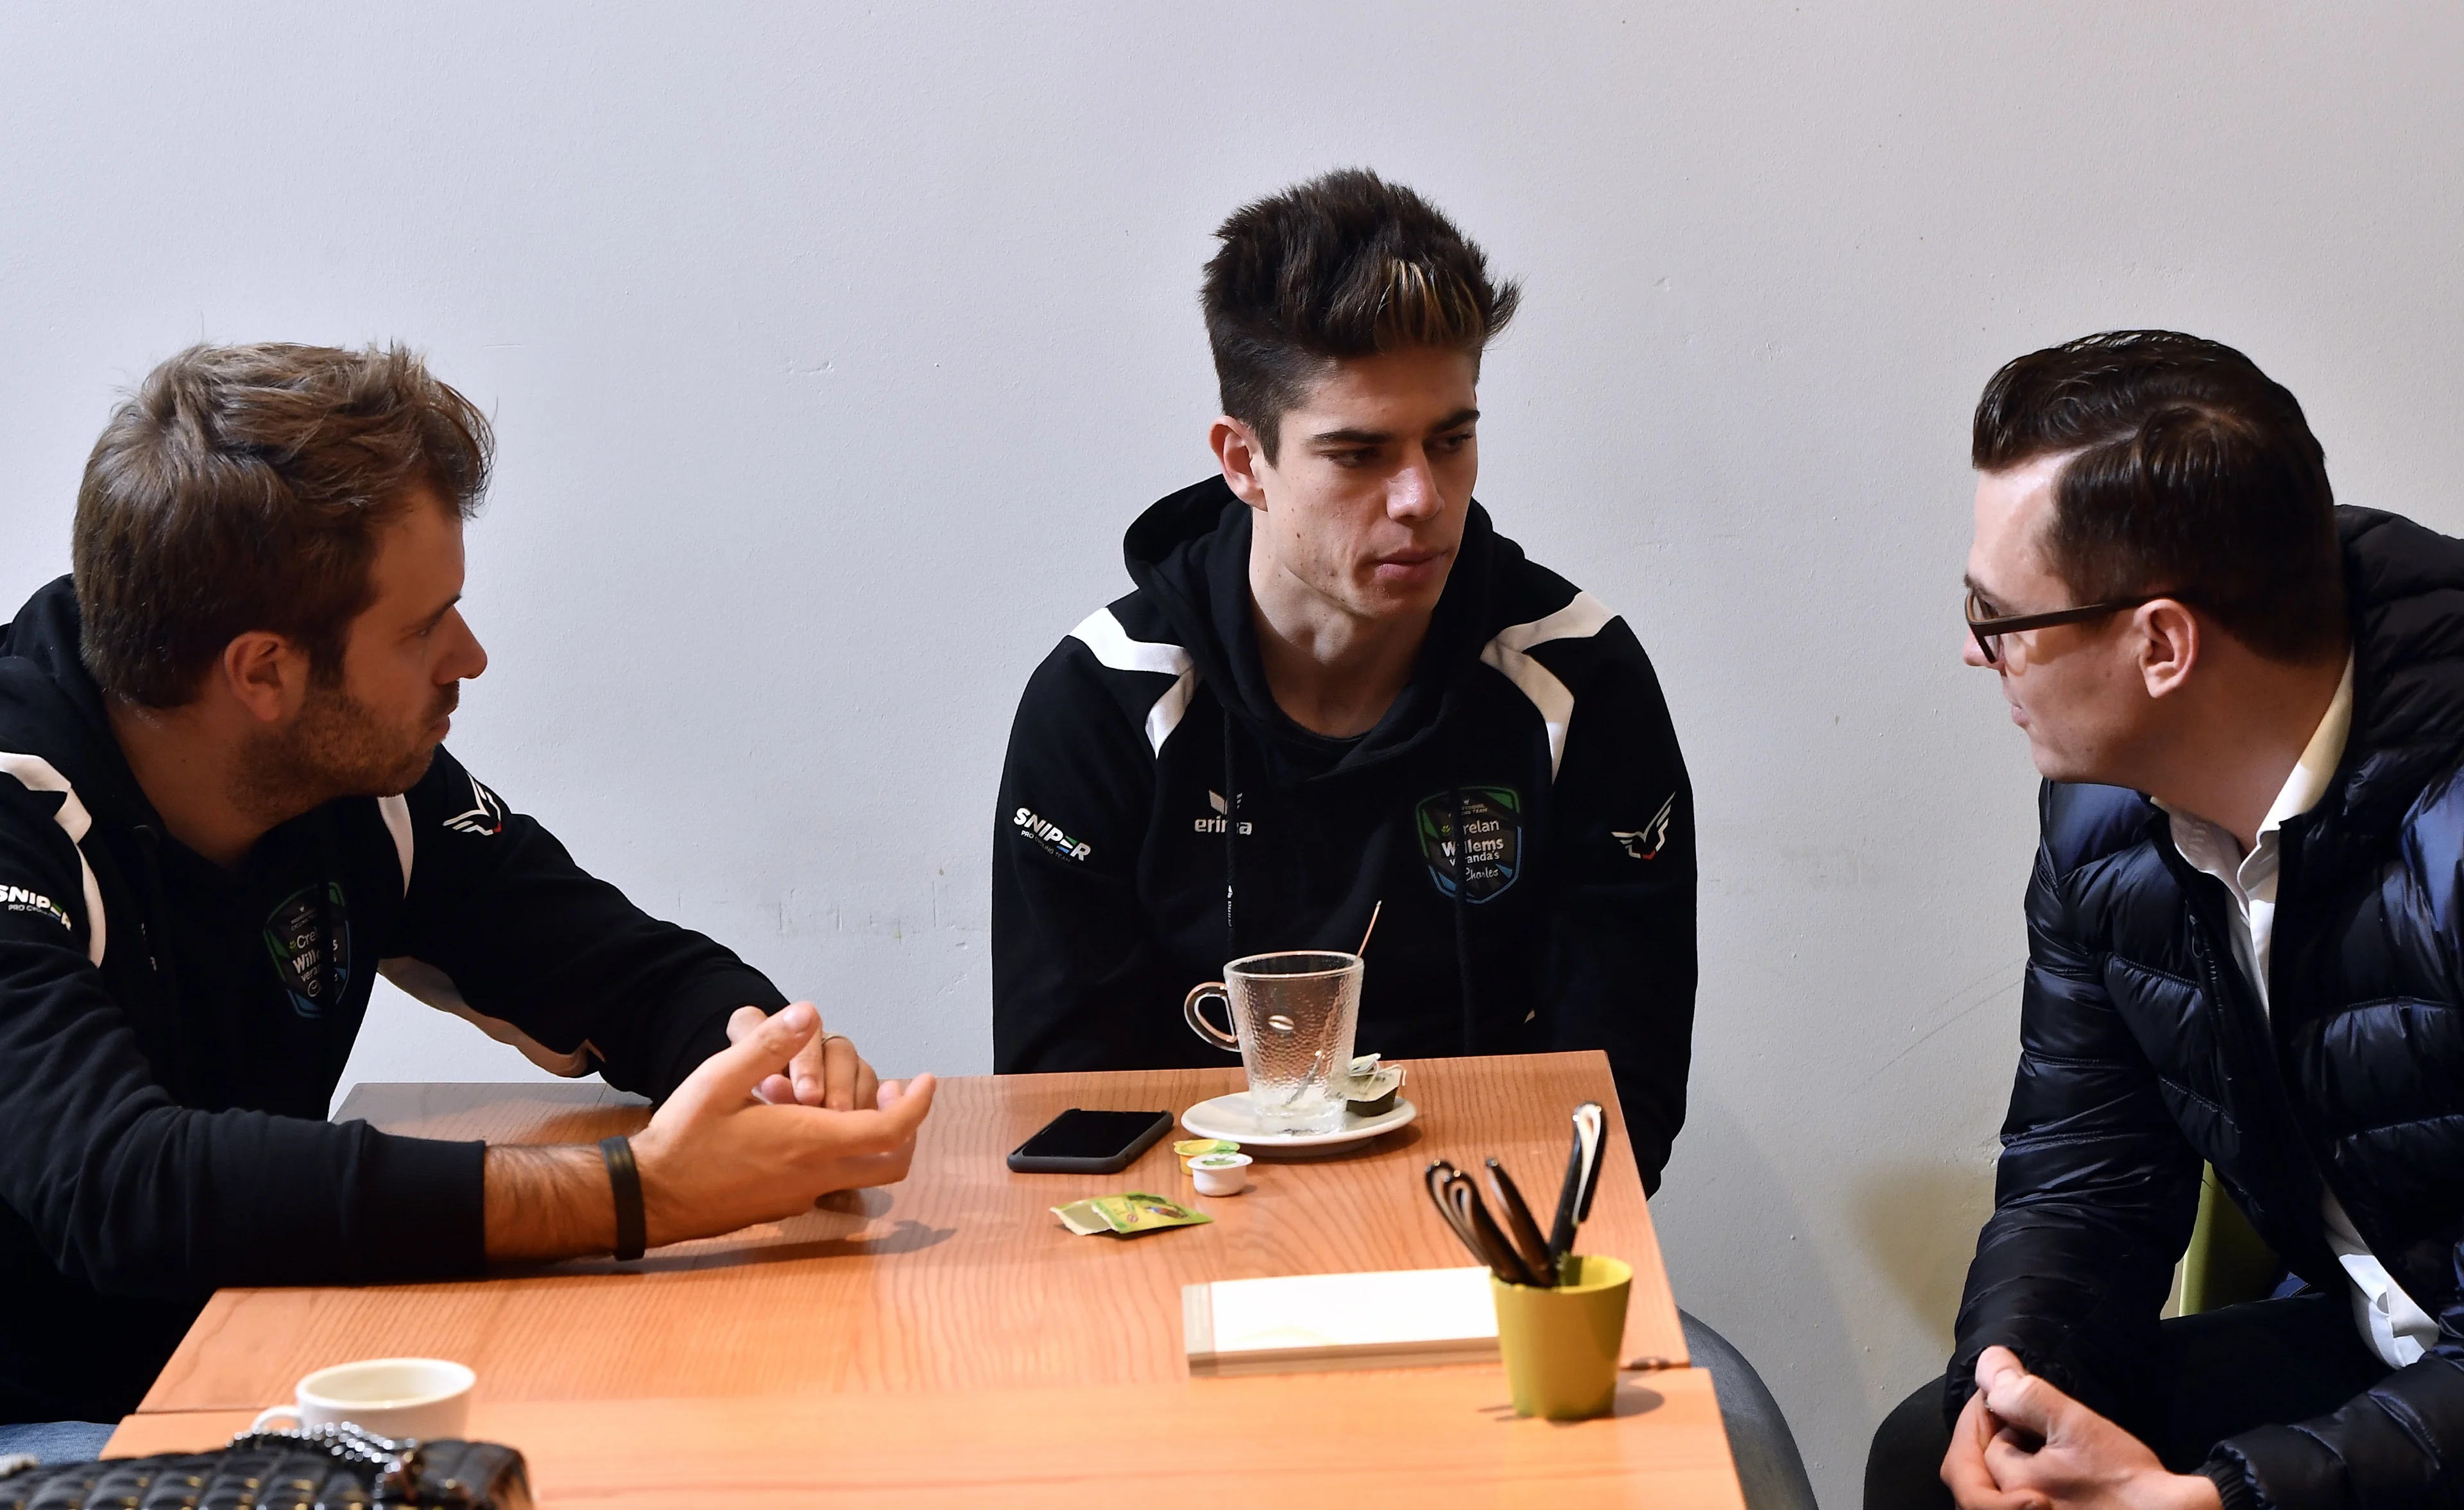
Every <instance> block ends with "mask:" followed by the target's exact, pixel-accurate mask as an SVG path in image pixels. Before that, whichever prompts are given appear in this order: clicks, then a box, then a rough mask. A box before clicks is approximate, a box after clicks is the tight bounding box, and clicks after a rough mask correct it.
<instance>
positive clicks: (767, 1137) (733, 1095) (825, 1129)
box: [632, 1001, 934, 1247]
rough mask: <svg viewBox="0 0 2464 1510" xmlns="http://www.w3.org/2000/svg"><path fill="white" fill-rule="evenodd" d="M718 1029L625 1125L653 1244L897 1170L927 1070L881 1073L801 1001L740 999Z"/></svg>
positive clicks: (747, 1222)
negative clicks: (715, 1047) (706, 1053)
mask: <svg viewBox="0 0 2464 1510" xmlns="http://www.w3.org/2000/svg"><path fill="white" fill-rule="evenodd" d="M727 1038H728V1046H727V1047H726V1048H724V1049H722V1050H720V1051H719V1052H718V1053H716V1054H714V1055H712V1056H711V1057H710V1058H709V1059H707V1060H705V1061H703V1062H702V1063H701V1065H700V1067H699V1068H697V1069H695V1070H694V1071H693V1074H692V1075H690V1076H688V1077H686V1079H685V1082H684V1083H683V1084H681V1085H679V1086H677V1087H676V1091H675V1094H673V1095H671V1096H670V1097H669V1098H668V1100H667V1102H666V1103H665V1104H664V1105H661V1106H660V1107H659V1109H658V1111H657V1112H656V1113H654V1114H653V1115H652V1116H651V1118H650V1125H649V1127H645V1128H643V1129H642V1130H641V1131H640V1132H638V1133H636V1134H634V1136H633V1140H632V1141H633V1156H634V1159H635V1160H636V1162H637V1163H638V1164H639V1165H640V1167H641V1171H642V1191H643V1204H644V1208H645V1210H644V1215H645V1217H646V1220H647V1225H648V1229H649V1231H648V1236H649V1242H650V1245H651V1246H653V1247H656V1246H658V1245H659V1244H661V1243H666V1242H678V1241H682V1240H683V1239H685V1238H688V1237H698V1236H710V1235H713V1234H716V1233H723V1232H734V1231H735V1230H737V1228H739V1227H747V1226H751V1225H752V1224H754V1223H756V1222H764V1221H778V1220H781V1219H783V1218H785V1217H788V1216H792V1215H796V1214H798V1213H799V1212H803V1211H809V1210H810V1209H811V1208H812V1205H813V1202H814V1201H815V1200H816V1199H818V1198H820V1197H821V1196H823V1195H825V1194H828V1193H830V1192H832V1191H843V1190H853V1189H857V1188H859V1187H865V1186H873V1185H891V1184H895V1183H896V1182H898V1181H899V1180H902V1179H905V1178H906V1177H907V1168H908V1165H909V1163H910V1162H911V1161H912V1160H913V1158H914V1156H915V1133H916V1129H917V1128H918V1127H921V1126H922V1125H923V1122H924V1114H925V1113H926V1112H928V1111H930V1110H931V1109H932V1106H933V1088H934V1080H933V1077H932V1076H930V1075H919V1076H917V1077H915V1079H913V1081H910V1082H908V1083H905V1084H901V1083H899V1082H897V1081H894V1080H892V1081H885V1080H882V1079H880V1078H879V1077H878V1076H876V1075H875V1074H874V1073H873V1069H872V1066H871V1065H869V1064H868V1063H866V1062H865V1061H864V1060H863V1058H862V1057H861V1056H859V1055H858V1054H857V1053H856V1051H855V1045H854V1044H853V1043H851V1042H849V1041H848V1040H847V1039H845V1038H842V1037H840V1036H838V1035H836V1034H829V1033H825V1032H824V1031H823V1030H822V1017H821V1013H820V1012H819V1011H817V1010H816V1009H815V1008H814V1006H813V1004H812V1003H811V1002H809V1001H799V1002H795V1003H793V1004H791V1005H789V1006H787V1007H784V1008H781V1010H780V1011H778V1012H777V1013H765V1012H763V1011H762V1010H761V1009H760V1008H759V1007H743V1008H739V1009H738V1010H737V1012H736V1014H735V1015H734V1016H733V1017H731V1018H729V1019H728V1023H727Z"/></svg>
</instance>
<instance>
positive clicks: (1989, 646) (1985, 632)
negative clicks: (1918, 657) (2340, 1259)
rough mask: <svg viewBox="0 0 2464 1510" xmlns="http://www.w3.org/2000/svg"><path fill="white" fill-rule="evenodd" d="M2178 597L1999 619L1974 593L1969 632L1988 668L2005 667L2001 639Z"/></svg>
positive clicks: (2159, 595)
mask: <svg viewBox="0 0 2464 1510" xmlns="http://www.w3.org/2000/svg"><path fill="white" fill-rule="evenodd" d="M2181 596H2182V595H2181V594H2179V593H2143V594H2141V595H2140V596H2139V597H2136V598H2116V599H2114V600H2113V601H2112V602H2101V603H2089V604H2087V605H2085V606H2084V607H2079V608H2057V609H2055V610H2054V611H2053V612H2052V613H2016V614H2007V615H2004V616H2001V617H1998V618H1997V617H1996V616H1994V615H1993V614H1991V613H1989V612H1987V611H1986V607H1985V600H1984V599H1983V598H1981V597H1979V596H1978V595H1977V593H1976V591H1975V589H1973V588H1970V589H1969V594H1968V632H1969V634H1972V635H1974V636H1976V647H1977V648H1978V649H1980V650H1982V651H1984V652H1985V664H1986V665H1988V666H1999V665H2001V664H2002V637H2003V636H2004V635H2006V634H2019V633H2022V632H2024V631H2026V630H2029V629H2050V628H2052V627H2053V626H2054V625H2056V624H2085V623H2087V622H2088V621H2089V620H2090V619H2102V618H2104V617H2106V616H2107V615H2109V614H2117V613H2122V612H2124V611H2126V610H2128V609H2132V608H2136V607H2138V606H2139V605H2140V604H2142V603H2151V602H2155V601H2156V600H2157V599H2159V598H2179V597H2181Z"/></svg>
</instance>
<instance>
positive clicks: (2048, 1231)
mask: <svg viewBox="0 0 2464 1510" xmlns="http://www.w3.org/2000/svg"><path fill="white" fill-rule="evenodd" d="M2052 790H2053V789H2052V788H2051V787H2050V786H2049V787H2048V788H2047V791H2048V799H2050V797H2051V793H2052ZM2027 917H2028V969H2027V975H2026V979H2025V982H2024V984H2023V985H2022V987H2021V991H2020V1002H2019V1068H2018V1073H2017V1076H2016V1078H2015V1081H2014V1083H2013V1087H2012V1091H2011V1110H2010V1115H2009V1116H2008V1117H2007V1118H2006V1119H2005V1120H2004V1122H2003V1124H2002V1157H2001V1161H2000V1164H1999V1165H1998V1167H1997V1168H1996V1171H1995V1173H1994V1188H1993V1215H1991V1216H1990V1217H1988V1218H1987V1219H1986V1223H1985V1229H1984V1231H1983V1232H1982V1233H1981V1234H1979V1235H1978V1236H1977V1239H1976V1258H1975V1260H1974V1261H1973V1262H1972V1263H1970V1264H1969V1270H1968V1286H1967V1289H1966V1291H1965V1292H1964V1294H1963V1296H1962V1298H1961V1301H1960V1306H1959V1319H1958V1322H1957V1324H1956V1327H1955V1332H1956V1350H1955V1351H1954V1352H1953V1354H1952V1357H1951V1363H1950V1370H1949V1377H1948V1380H1947V1386H1948V1388H1947V1393H1946V1398H1945V1401H1944V1410H1945V1412H1946V1414H1947V1415H1948V1416H1949V1417H1950V1418H1951V1419H1953V1420H1956V1418H1957V1415H1958V1412H1959V1411H1960V1409H1961V1408H1962V1407H1963V1406H1965V1405H1966V1404H1967V1403H1968V1396H1969V1394H1971V1393H1973V1392H1974V1390H1975V1372H1976V1358H1977V1355H1978V1354H1979V1353H1981V1352H1983V1351H1984V1350H1985V1349H1986V1348H1988V1347H1990V1346H1994V1345H1996V1344H1999V1345H2000V1346H2005V1347H2008V1348H2010V1349H2011V1350H2012V1351H2013V1352H2014V1353H2016V1354H2018V1356H2019V1359H2020V1361H2021V1362H2022V1363H2023V1364H2025V1365H2026V1366H2027V1368H2028V1369H2029V1371H2030V1372H2032V1373H2035V1374H2038V1375H2041V1376H2042V1377H2044V1378H2045V1379H2047V1380H2049V1381H2051V1382H2052V1383H2053V1384H2054V1385H2055V1386H2056V1387H2057V1389H2059V1390H2062V1391H2063V1392H2064V1393H2067V1394H2069V1395H2070V1396H2072V1397H2073V1398H2074V1399H2077V1400H2079V1401H2081V1402H2082V1403H2084V1404H2086V1405H2087V1406H2089V1407H2090V1408H2091V1409H2093V1410H2095V1411H2096V1412H2098V1413H2100V1414H2101V1415H2104V1416H2106V1417H2108V1418H2110V1417H2113V1416H2115V1415H2120V1414H2126V1413H2129V1412H2130V1411H2131V1410H2132V1409H2133V1408H2135V1406H2136V1405H2137V1404H2138V1403H2139V1402H2138V1401H2137V1399H2136V1396H2135V1394H2134V1393H2133V1390H2134V1389H2135V1387H2136V1386H2137V1385H2138V1384H2139V1383H2140V1382H2141V1381H2144V1380H2145V1379H2147V1378H2149V1377H2150V1376H2151V1375H2152V1373H2153V1363H2154V1359H2155V1356H2156V1339H2157V1317H2158V1315H2159V1313H2160V1312H2162V1311H2163V1309H2164V1306H2165V1297H2166V1295H2167V1292H2168V1291H2169V1290H2170V1289H2171V1287H2172V1282H2173V1266H2174V1262H2175V1260H2176V1259H2177V1258H2180V1257H2181V1253H2182V1250H2183V1248H2184V1247H2186V1246H2187V1245H2188V1244H2189V1240H2190V1224H2191V1221H2192V1219H2193V1217H2194V1216H2195V1215H2197V1212H2198V1194H2199V1156H2198V1153H2197V1151H2196V1150H2194V1149H2192V1148H2191V1147H2190V1145H2189V1143H2188V1142H2187V1141H2186V1140H2185V1139H2184V1138H2183V1137H2182V1133H2181V1129H2180V1128H2179V1127H2176V1126H2175V1125H2174V1122H2173V1118H2172V1115H2171V1113H2170V1112H2169V1111H2168V1110H2167V1108H2166V1105H2165V1101H2164V1095H2163V1092H2162V1090H2161V1089H2160V1087H2159V1085H2158V1083H2157V1078H2156V1071H2155V1067H2154V1066H2153V1065H2151V1064H2150V1063H2149V1062H2148V1061H2147V1057H2146V1056H2145V1054H2144V1053H2142V1052H2141V1050H2140V1047H2139V1043H2138V1040H2137V1039H2134V1038H2133V1037H2132V1036H2131V1033H2130V1030H2129V1027H2128V1025H2127V1024H2125V1023H2124V1022H2123V1019H2122V1015H2121V1013H2120V1012H2119V1011H2118V1010H2117V1009H2116V1008H2115V1006H2114V1003H2113V998H2112V996H2110V995H2109V994H2108V993H2107V992H2106V990H2105V988H2104V983H2103V980H2102V977H2101V973H2100V970H2099V954H2098V952H2096V951H2095V950H2094V949H2093V948H2091V947H2090V946H2089V944H2088V943H2087V942H2086V941H2084V940H2082V939H2081V938H2080V937H2079V936H2078V934H2077V931H2076V930H2074V928H2073V927H2072V925H2071V921H2070V914H2069V909H2068V908H2067V907H2066V906H2065V904H2064V902H2063V899H2062V895H2061V889H2060V886H2059V883H2058V878H2057V875H2056V874H2055V866H2054V859H2053V855H2052V852H2051V850H2050V848H2048V847H2047V846H2044V845H2041V844H2040V845H2039V846H2038V848H2037V852H2036V865H2035V873H2034V875H2033V877H2032V879H2031V880H2030V882H2029V886H2028V902H2027ZM2183 989H2184V990H2185V991H2188V990H2189V987H2188V985H2187V984H2185V985H2184V987H2183Z"/></svg>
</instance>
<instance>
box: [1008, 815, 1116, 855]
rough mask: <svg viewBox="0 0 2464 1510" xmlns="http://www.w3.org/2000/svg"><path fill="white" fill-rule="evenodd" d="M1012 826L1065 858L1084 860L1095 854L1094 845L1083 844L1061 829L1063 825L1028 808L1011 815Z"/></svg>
mask: <svg viewBox="0 0 2464 1510" xmlns="http://www.w3.org/2000/svg"><path fill="white" fill-rule="evenodd" d="M1009 821H1010V826H1011V827H1013V828H1016V829H1017V830H1018V831H1019V833H1020V834H1021V835H1023V836H1024V837H1025V838H1028V839H1032V840H1035V841H1037V842H1038V843H1042V844H1043V845H1044V847H1045V848H1046V849H1049V850H1051V851H1052V852H1053V853H1054V854H1056V855H1059V856H1060V857H1061V858H1062V859H1064V860H1084V859H1086V858H1087V857H1088V856H1089V855H1091V854H1093V853H1094V852H1095V851H1094V846H1093V845H1091V844H1082V843H1079V842H1078V841H1077V840H1074V839H1072V838H1070V837H1069V836H1068V835H1067V834H1065V833H1063V832H1062V831H1061V825H1060V824H1058V823H1054V822H1049V821H1045V819H1043V818H1041V817H1039V816H1037V815H1036V814H1035V813H1033V812H1031V811H1029V810H1028V809H1026V808H1023V807H1022V808H1020V809H1019V810H1018V811H1017V812H1015V813H1012V814H1011V815H1009Z"/></svg>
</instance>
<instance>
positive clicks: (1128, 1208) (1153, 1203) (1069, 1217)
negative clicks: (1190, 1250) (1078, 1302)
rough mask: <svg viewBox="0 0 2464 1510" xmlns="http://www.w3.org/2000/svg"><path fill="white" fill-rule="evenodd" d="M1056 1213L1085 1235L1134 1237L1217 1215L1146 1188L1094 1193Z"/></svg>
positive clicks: (1199, 1222) (1202, 1221)
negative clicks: (1195, 1208)
mask: <svg viewBox="0 0 2464 1510" xmlns="http://www.w3.org/2000/svg"><path fill="white" fill-rule="evenodd" d="M1052 1215H1055V1216H1058V1217H1060V1218H1061V1225H1063V1226H1064V1227H1067V1228H1068V1229H1069V1230H1070V1231H1071V1232H1073V1233H1076V1234H1077V1235H1078V1236H1081V1237H1091V1236H1094V1235H1095V1234H1097V1233H1099V1232H1110V1233H1117V1234H1119V1235H1120V1236H1124V1237H1134V1236H1137V1235H1138V1234H1140V1233H1147V1232H1161V1231H1162V1230H1163V1229H1165V1228H1166V1227H1201V1226H1204V1225H1205V1224H1207V1223H1208V1222H1211V1221H1213V1220H1214V1219H1215V1218H1214V1217H1212V1216H1209V1215H1206V1214H1205V1213H1204V1212H1195V1211H1191V1210H1190V1209H1189V1208H1188V1207H1186V1206H1183V1205H1181V1204H1180V1203H1179V1202H1178V1201H1173V1200H1166V1199H1165V1198H1164V1197H1162V1196H1160V1195H1154V1194H1150V1193H1147V1192H1145V1191H1129V1192H1126V1193H1122V1194H1119V1195H1092V1196H1089V1197H1088V1198H1087V1199H1085V1200H1083V1201H1071V1202H1070V1203H1069V1204H1068V1205H1067V1206H1055V1207H1053V1208H1052Z"/></svg>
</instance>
